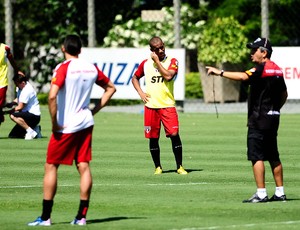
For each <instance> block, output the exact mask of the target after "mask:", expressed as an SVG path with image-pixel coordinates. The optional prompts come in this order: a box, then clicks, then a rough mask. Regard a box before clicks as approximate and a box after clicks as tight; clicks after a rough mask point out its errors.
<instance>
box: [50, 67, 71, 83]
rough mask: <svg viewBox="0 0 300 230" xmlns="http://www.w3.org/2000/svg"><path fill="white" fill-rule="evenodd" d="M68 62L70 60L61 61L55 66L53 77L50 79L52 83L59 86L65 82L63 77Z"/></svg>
mask: <svg viewBox="0 0 300 230" xmlns="http://www.w3.org/2000/svg"><path fill="white" fill-rule="evenodd" d="M69 63H70V62H67V63H61V64H59V65H58V66H57V67H56V68H55V70H54V73H53V77H52V80H51V83H52V84H55V85H57V86H58V87H59V88H61V87H62V86H63V85H64V84H65V79H66V76H67V70H68V65H69Z"/></svg>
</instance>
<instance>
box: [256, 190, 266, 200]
mask: <svg viewBox="0 0 300 230" xmlns="http://www.w3.org/2000/svg"><path fill="white" fill-rule="evenodd" d="M256 194H257V196H258V197H259V198H260V199H263V198H265V197H266V196H267V189H266V188H258V189H257V192H256Z"/></svg>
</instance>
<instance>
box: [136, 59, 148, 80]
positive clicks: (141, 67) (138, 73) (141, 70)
mask: <svg viewBox="0 0 300 230" xmlns="http://www.w3.org/2000/svg"><path fill="white" fill-rule="evenodd" d="M146 61H147V59H146V60H144V61H142V62H141V64H140V65H139V66H138V68H137V70H136V71H135V73H134V75H135V76H137V78H138V79H139V78H141V77H143V76H144V75H145V73H144V65H145V62H146Z"/></svg>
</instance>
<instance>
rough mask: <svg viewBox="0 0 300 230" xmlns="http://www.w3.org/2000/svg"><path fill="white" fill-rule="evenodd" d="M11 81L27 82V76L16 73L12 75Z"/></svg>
mask: <svg viewBox="0 0 300 230" xmlns="http://www.w3.org/2000/svg"><path fill="white" fill-rule="evenodd" d="M13 81H14V82H18V83H21V82H23V81H24V82H27V81H28V78H27V77H26V76H23V75H21V74H18V73H17V74H15V75H14V77H13Z"/></svg>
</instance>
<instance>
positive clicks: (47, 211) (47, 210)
mask: <svg viewBox="0 0 300 230" xmlns="http://www.w3.org/2000/svg"><path fill="white" fill-rule="evenodd" d="M52 207H53V200H43V213H42V215H41V218H42V220H48V219H49V218H50V216H51V212H52Z"/></svg>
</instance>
